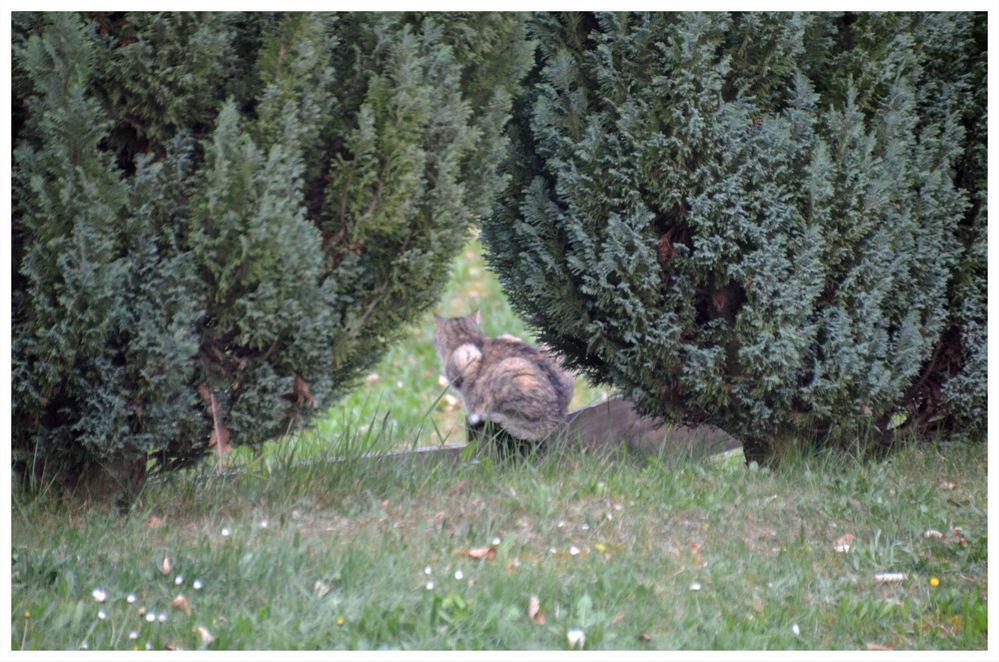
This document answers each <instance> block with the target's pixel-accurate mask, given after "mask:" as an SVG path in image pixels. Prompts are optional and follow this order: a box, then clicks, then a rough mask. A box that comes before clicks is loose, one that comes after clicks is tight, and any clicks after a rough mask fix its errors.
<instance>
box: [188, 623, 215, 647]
mask: <svg viewBox="0 0 999 662" xmlns="http://www.w3.org/2000/svg"><path fill="white" fill-rule="evenodd" d="M192 631H193V632H197V633H198V635H199V636H200V637H201V643H203V644H210V643H212V642H213V641H215V637H213V636H212V633H211V632H209V631H208V628H206V627H205V626H203V625H199V626H198V627H196V628H194V630H192Z"/></svg>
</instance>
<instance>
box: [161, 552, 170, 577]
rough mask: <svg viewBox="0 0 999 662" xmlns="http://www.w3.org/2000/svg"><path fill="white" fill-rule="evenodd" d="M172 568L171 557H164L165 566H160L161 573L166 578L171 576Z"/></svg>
mask: <svg viewBox="0 0 999 662" xmlns="http://www.w3.org/2000/svg"><path fill="white" fill-rule="evenodd" d="M170 567H171V566H170V557H169V556H164V557H163V564H162V565H161V566H160V572H162V573H163V576H164V577H166V576H167V575H169V574H170Z"/></svg>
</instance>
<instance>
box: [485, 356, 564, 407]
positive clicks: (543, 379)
mask: <svg viewBox="0 0 999 662" xmlns="http://www.w3.org/2000/svg"><path fill="white" fill-rule="evenodd" d="M482 365H483V366H484V369H485V374H483V375H482V376H481V378H482V379H483V380H484V381H485V382H486V384H488V385H489V386H490V387H491V388H492V389H493V390H494V392H495V393H496V396H497V397H498V398H500V399H504V398H513V399H522V398H531V399H537V400H541V401H547V402H548V405H547V406H551V407H554V408H555V410H556V411H557V412H558V413H559V415H564V413H565V411H566V409H567V407H568V405H569V400H571V399H572V380H571V378H568V377H567V375H566V374H565V373H564V371H562V370H561V368H560V367H559V366H558V365H556V364H555V362H554V360H553V359H552V358H551V357H549V356H547V355H546V354H545V353H544V352H542V351H541V350H540V349H538V348H537V347H533V346H531V345H528V344H527V343H525V342H522V341H520V340H516V339H513V338H486V339H485V341H484V342H483V344H482ZM486 384H484V385H486Z"/></svg>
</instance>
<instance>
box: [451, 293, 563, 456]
mask: <svg viewBox="0 0 999 662" xmlns="http://www.w3.org/2000/svg"><path fill="white" fill-rule="evenodd" d="M434 320H435V321H436V323H437V331H436V333H435V335H434V347H435V348H436V349H437V355H438V356H439V357H440V359H441V363H442V364H443V365H444V374H445V376H446V377H447V379H448V382H449V383H450V384H451V386H453V387H454V388H455V389H456V390H457V391H458V392H459V393H460V394H461V399H462V401H463V402H464V404H465V415H466V417H467V418H468V422H469V424H471V425H472V426H476V425H478V424H480V423H482V422H484V421H492V422H493V423H495V424H497V425H499V426H500V427H501V428H503V430H505V431H506V432H507V433H509V434H510V435H512V436H513V437H515V438H517V439H522V440H526V441H538V440H540V439H544V438H545V437H548V436H550V435H552V434H553V433H555V432H558V431H559V430H561V429H562V428H563V427H564V425H565V423H566V420H567V419H566V416H567V414H568V410H569V401H570V400H572V391H573V378H572V376H571V375H569V374H568V373H567V372H565V370H563V369H562V368H561V367H560V366H559V365H558V363H557V362H556V361H555V359H553V358H552V357H550V356H548V355H546V354H545V353H544V352H542V351H541V350H539V349H538V348H537V347H532V346H531V345H528V344H527V343H525V342H521V341H520V340H517V339H516V338H512V337H509V336H504V337H501V338H487V337H485V336H484V335H483V333H482V329H481V328H480V327H479V320H480V316H479V313H478V312H475V313H473V314H471V315H467V316H465V317H452V318H444V317H440V316H438V315H434Z"/></svg>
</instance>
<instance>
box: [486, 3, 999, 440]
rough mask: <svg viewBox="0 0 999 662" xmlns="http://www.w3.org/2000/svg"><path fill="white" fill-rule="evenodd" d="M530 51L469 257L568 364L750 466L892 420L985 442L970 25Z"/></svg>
mask: <svg viewBox="0 0 999 662" xmlns="http://www.w3.org/2000/svg"><path fill="white" fill-rule="evenodd" d="M530 30H531V31H532V36H534V37H535V38H536V40H537V43H538V44H539V55H538V63H537V66H536V67H535V68H534V69H533V70H532V72H531V73H530V74H529V75H528V79H527V81H526V82H525V86H524V93H523V95H522V96H521V97H520V98H518V100H517V101H516V102H515V104H514V117H515V119H514V122H512V123H511V127H512V129H511V137H512V156H511V157H510V160H509V162H508V169H509V171H510V173H511V179H510V180H509V185H508V187H507V189H506V192H505V193H504V194H503V195H502V196H500V198H499V202H498V204H497V207H496V209H495V213H494V214H493V215H492V216H491V217H490V218H489V219H488V221H487V222H486V223H485V226H484V229H483V239H484V242H485V244H486V247H487V250H488V259H489V261H490V263H491V265H492V266H493V267H494V268H495V269H496V271H497V272H498V274H499V276H500V279H501V281H502V283H503V285H504V288H505V290H506V292H507V294H508V295H509V298H510V300H511V302H512V304H513V306H514V307H515V308H516V309H517V311H518V312H519V313H520V314H522V315H523V316H524V317H525V318H526V319H528V320H530V321H531V322H532V323H533V325H534V326H535V327H536V329H537V330H538V333H539V337H540V339H541V340H543V341H544V342H545V343H547V344H548V345H550V346H551V347H553V348H554V349H555V350H557V351H559V352H560V353H561V354H562V355H563V356H564V357H565V358H566V360H567V363H568V364H569V365H570V366H572V367H574V368H577V369H579V370H582V371H584V372H585V373H586V374H588V375H589V376H590V377H591V378H592V379H594V380H596V381H598V382H603V383H610V384H613V385H615V386H616V387H618V388H619V389H620V390H621V392H622V394H623V395H624V396H625V397H626V398H628V399H630V400H632V401H633V402H634V403H636V405H637V406H638V408H639V410H640V411H642V412H643V413H647V414H654V415H658V416H662V417H665V418H667V419H670V420H683V421H691V422H710V423H713V424H716V425H719V426H720V427H722V428H724V429H726V430H727V431H729V432H730V433H733V434H735V435H737V436H740V437H741V438H742V439H743V441H744V444H745V449H746V454H747V458H748V459H750V460H755V459H764V458H766V457H768V456H770V454H771V451H773V450H774V449H775V448H777V447H779V446H780V445H781V444H782V443H783V441H784V440H787V439H791V438H795V437H799V438H808V439H815V440H817V441H818V442H820V443H821V442H823V441H827V440H844V439H849V438H852V437H853V436H854V435H855V434H856V433H858V432H860V431H865V430H866V431H870V430H874V431H876V432H877V431H881V432H885V431H887V430H888V429H889V428H891V427H893V426H897V425H899V424H900V423H901V422H902V421H903V420H904V421H905V422H906V423H905V424H907V425H919V426H921V427H923V428H924V429H925V428H926V427H935V428H938V429H944V430H947V431H951V432H953V431H964V432H966V433H971V434H977V435H982V432H983V431H984V428H985V406H986V373H985V348H986V345H985V342H986V341H985V320H986V310H985V303H986V299H985V278H986V265H985V228H986V209H985V135H986V134H985V132H986V129H985V126H986V122H985V117H986V115H985V112H986V107H985V90H986V79H985V71H986V69H985V67H986V50H985V49H986V29H985V15H984V14H968V13H946V14H924V13H921V14H916V13H893V14H856V15H854V14H834V13H804V14H790V13H780V14H764V13H741V14H724V13H711V14H699V13H682V14H676V13H657V14H634V13H614V14H610V13H608V14H578V13H571V14H540V15H536V16H534V17H533V18H532V20H531V23H530ZM982 436H983V435H982Z"/></svg>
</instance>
